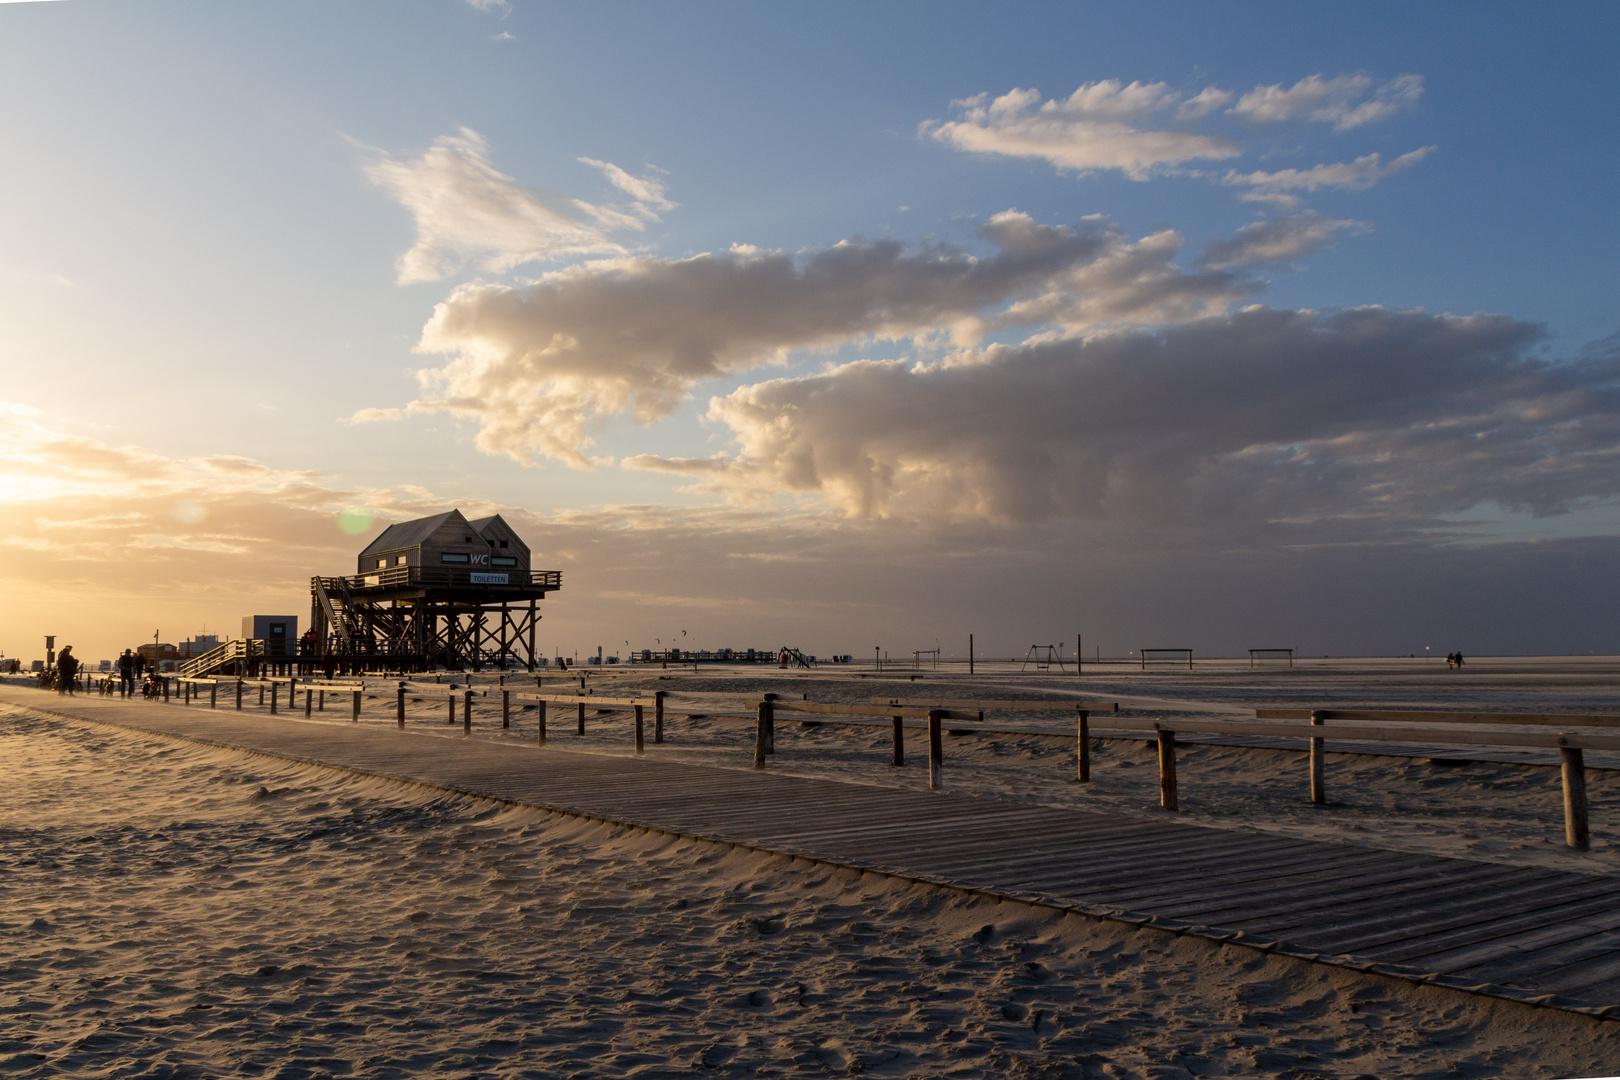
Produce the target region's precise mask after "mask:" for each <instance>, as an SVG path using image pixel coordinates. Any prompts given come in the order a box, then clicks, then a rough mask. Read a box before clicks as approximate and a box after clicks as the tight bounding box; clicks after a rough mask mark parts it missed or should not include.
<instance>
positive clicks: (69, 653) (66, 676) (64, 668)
mask: <svg viewBox="0 0 1620 1080" xmlns="http://www.w3.org/2000/svg"><path fill="white" fill-rule="evenodd" d="M78 674H79V658H78V657H77V656H74V655H73V646H71V645H64V646H62V655H61V656H58V657H57V658H56V692H57V693H58V694H71V693H73V691H74V689H75V687H74V685H73V680H74V679H75V678H77V677H78Z"/></svg>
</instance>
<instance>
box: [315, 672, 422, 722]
mask: <svg viewBox="0 0 1620 1080" xmlns="http://www.w3.org/2000/svg"><path fill="white" fill-rule="evenodd" d="M304 701H305V703H306V704H307V703H308V702H309V691H308V690H305V691H304ZM394 719H395V720H398V721H399V730H401V731H404V730H405V683H404V682H403V681H402V682H401V683H400V684H399V685H398V686H396V687H395V688H394Z"/></svg>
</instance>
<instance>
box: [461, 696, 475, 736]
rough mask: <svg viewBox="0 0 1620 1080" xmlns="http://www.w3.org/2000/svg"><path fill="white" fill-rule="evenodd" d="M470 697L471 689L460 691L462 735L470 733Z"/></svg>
mask: <svg viewBox="0 0 1620 1080" xmlns="http://www.w3.org/2000/svg"><path fill="white" fill-rule="evenodd" d="M472 699H473V692H472V691H471V690H463V691H462V703H461V733H462V734H463V735H471V734H472Z"/></svg>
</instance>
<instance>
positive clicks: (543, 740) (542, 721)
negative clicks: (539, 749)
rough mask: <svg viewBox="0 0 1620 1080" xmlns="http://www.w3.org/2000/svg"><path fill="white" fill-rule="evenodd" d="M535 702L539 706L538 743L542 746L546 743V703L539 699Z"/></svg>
mask: <svg viewBox="0 0 1620 1080" xmlns="http://www.w3.org/2000/svg"><path fill="white" fill-rule="evenodd" d="M535 704H537V705H538V706H539V707H540V708H539V712H540V745H541V746H544V745H546V703H545V702H544V701H539V702H536V703H535Z"/></svg>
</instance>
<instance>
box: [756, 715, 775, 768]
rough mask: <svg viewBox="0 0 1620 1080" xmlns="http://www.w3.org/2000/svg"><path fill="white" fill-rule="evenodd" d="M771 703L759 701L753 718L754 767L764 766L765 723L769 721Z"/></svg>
mask: <svg viewBox="0 0 1620 1080" xmlns="http://www.w3.org/2000/svg"><path fill="white" fill-rule="evenodd" d="M770 715H771V703H770V702H769V701H761V702H760V703H759V706H758V711H757V713H756V714H755V719H754V768H756V769H763V768H764V767H765V725H766V724H768V723H770Z"/></svg>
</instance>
